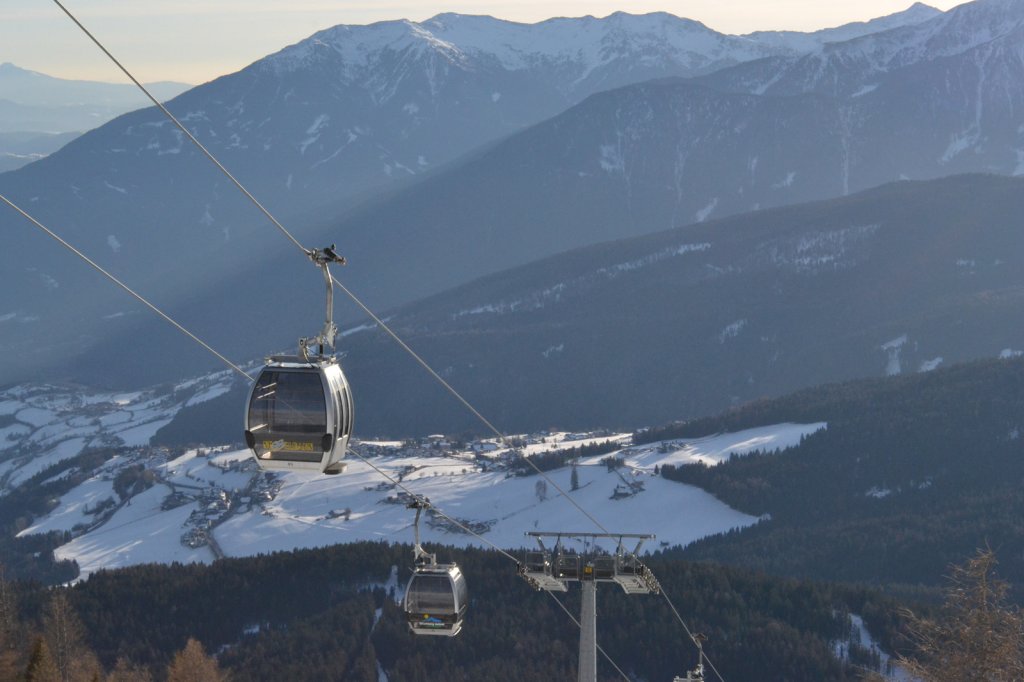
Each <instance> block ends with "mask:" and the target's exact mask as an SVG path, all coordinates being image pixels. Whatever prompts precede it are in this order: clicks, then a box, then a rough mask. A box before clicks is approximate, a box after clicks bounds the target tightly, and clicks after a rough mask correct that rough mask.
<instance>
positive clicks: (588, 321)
mask: <svg viewBox="0 0 1024 682" xmlns="http://www.w3.org/2000/svg"><path fill="white" fill-rule="evenodd" d="M1022 190H1024V180H1021V179H1015V178H1005V177H998V176H991V175H989V176H983V175H974V176H958V177H953V178H945V179H940V180H933V181H929V182H901V183H895V184H891V185H886V186H883V187H881V188H878V189H874V190H870V191H867V192H863V193H860V194H857V195H853V196H850V197H846V198H838V199H833V200H829V201H824V202H815V203H810V204H802V205H799V206H792V207H784V208H778V209H772V210H762V211H759V212H755V213H750V214H745V215H742V216H737V217H732V218H727V219H723V220H717V221H708V222H706V223H701V224H696V225H691V226H689V227H684V228H676V229H674V230H669V231H665V232H661V233H657V234H653V235H644V236H640V237H635V238H632V239H628V240H620V241H616V242H610V243H606V244H601V245H597V246H590V247H586V248H583V249H578V250H574V251H570V252H567V253H564V254H561V255H558V256H555V257H552V258H548V259H543V260H540V261H537V262H535V263H531V264H529V265H527V266H523V267H520V268H515V269H512V270H509V271H507V272H503V273H500V274H497V275H491V276H488V277H484V278H482V279H479V280H476V281H474V282H472V283H470V284H468V285H465V286H463V287H459V288H457V289H454V290H451V291H448V292H445V293H443V294H440V295H438V296H435V297H432V298H430V299H427V300H425V301H420V302H418V303H416V304H413V305H410V306H408V307H406V308H403V309H399V310H396V311H393V312H392V314H391V315H389V320H390V324H391V325H392V326H393V327H394V328H396V329H397V331H398V333H399V334H400V335H401V336H402V337H403V338H404V339H405V340H406V341H408V342H409V344H410V345H411V346H412V347H413V348H414V349H416V351H417V352H419V353H420V354H421V355H422V356H423V357H424V358H426V359H427V360H428V361H429V362H430V363H431V364H432V365H433V366H434V367H435V368H436V369H437V370H438V371H439V372H440V373H441V375H442V376H443V377H444V378H445V379H446V380H447V381H449V382H450V383H451V384H452V385H453V386H455V387H457V388H458V389H459V390H461V391H463V392H464V393H465V394H466V396H467V397H468V398H469V399H470V400H471V401H472V402H473V403H474V404H475V405H476V406H477V407H479V408H480V409H481V410H482V412H483V413H484V414H485V415H487V416H488V418H489V419H491V420H492V421H493V422H494V423H496V424H498V425H499V427H500V428H503V429H508V430H510V431H518V430H530V429H540V428H548V427H551V426H554V425H558V426H560V427H563V428H570V429H583V428H588V427H594V426H597V425H600V426H606V427H609V428H635V427H640V426H644V425H650V424H656V423H659V422H662V421H668V420H672V419H681V418H686V417H695V416H700V415H705V414H712V413H715V412H718V411H720V410H723V409H727V408H729V407H731V406H733V405H736V404H740V403H743V402H746V401H749V400H752V399H756V398H760V397H765V396H774V395H781V394H784V393H786V392H789V391H792V390H795V389H798V388H801V387H806V386H817V385H820V384H824V383H829V382H835V381H841V380H847V379H852V378H859V377H880V376H886V375H896V374H911V373H916V372H926V371H930V370H932V369H935V368H937V367H943V366H947V365H950V364H953V363H957V362H962V361H966V360H970V359H974V358H995V357H1000V356H1017V355H1019V354H1021V352H1022V350H1024V324H1022V323H1021V320H1024V309H1022V306H1024V298H1022V296H1021V292H1022V291H1024V280H1022V276H1021V273H1022V272H1024V262H1021V261H1022V257H1020V256H1019V254H1021V253H1024V243H1022V236H1021V233H1020V230H1019V216H1020V215H1021V214H1022V211H1024V191H1022ZM1015 254H1018V255H1015ZM341 348H342V350H343V352H344V359H343V364H344V366H345V368H346V372H347V373H348V374H349V375H350V379H351V381H352V385H353V393H354V395H355V396H356V402H357V405H358V410H357V414H358V416H357V419H356V424H357V430H358V431H359V432H360V433H362V434H364V435H369V434H373V435H378V434H379V435H391V436H400V435H404V434H407V433H427V432H429V431H430V429H441V430H444V431H446V432H454V433H458V432H460V430H462V429H478V428H479V425H478V424H477V423H476V422H475V421H474V419H473V417H472V416H471V415H470V414H468V413H467V412H466V411H465V409H464V408H463V407H462V406H461V405H459V404H457V403H456V402H455V401H454V400H453V399H451V398H450V397H449V396H448V395H447V394H446V393H444V392H443V390H442V389H440V388H439V387H438V386H437V385H436V384H435V383H434V382H433V380H432V379H430V377H428V376H427V375H426V373H425V372H423V371H422V369H421V368H419V367H417V366H416V365H415V363H414V362H412V361H411V360H410V359H409V358H408V357H407V356H406V355H405V354H404V353H403V352H402V351H401V350H399V349H398V347H397V346H396V345H395V344H394V343H393V342H392V341H391V340H390V339H389V338H387V337H386V336H384V335H383V333H378V332H376V331H373V330H372V328H370V329H364V330H356V331H353V332H351V333H349V334H347V335H346V336H345V337H343V338H342V339H341ZM97 359H98V358H97ZM242 399H243V397H242V396H240V395H235V396H232V397H230V398H228V399H225V400H224V402H223V403H222V407H219V408H218V407H217V401H213V402H211V403H210V406H209V407H208V408H205V409H204V411H205V412H207V413H208V414H209V413H211V412H212V413H215V414H221V415H222V417H223V419H224V420H228V419H237V413H238V405H239V404H240V403H239V401H240V400H242ZM217 410H222V411H221V412H217Z"/></svg>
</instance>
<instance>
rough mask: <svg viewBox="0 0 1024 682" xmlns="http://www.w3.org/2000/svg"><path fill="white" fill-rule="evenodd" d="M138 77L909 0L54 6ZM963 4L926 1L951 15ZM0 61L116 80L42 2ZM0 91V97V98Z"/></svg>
mask: <svg viewBox="0 0 1024 682" xmlns="http://www.w3.org/2000/svg"><path fill="white" fill-rule="evenodd" d="M61 1H62V2H63V3H64V4H65V6H67V7H68V9H69V10H71V11H72V12H74V13H75V14H76V15H78V17H79V19H80V20H82V22H83V23H84V24H85V25H86V26H87V27H88V28H89V29H90V30H91V31H93V33H95V34H96V35H97V37H98V38H99V39H100V40H102V41H103V42H105V43H106V44H107V47H108V48H109V49H110V50H111V51H112V52H113V53H114V54H115V56H117V57H118V58H120V59H121V60H122V61H123V62H125V64H126V66H128V67H129V68H130V69H132V70H133V71H135V72H136V75H137V76H138V77H140V78H141V79H143V80H146V81H154V80H179V81H185V82H190V83H201V82H204V81H207V80H210V79H212V78H215V77H217V76H220V75H223V74H225V73H231V72H233V71H237V70H238V69H240V68H242V67H244V66H246V65H247V64H249V63H251V62H253V61H255V60H257V59H259V58H260V57H263V56H265V55H267V54H270V53H271V52H276V51H277V50H279V49H281V48H282V47H284V46H286V45H289V44H291V43H294V42H297V41H299V40H301V39H303V38H305V37H307V36H309V35H310V34H312V33H314V32H315V31H318V30H320V29H323V28H327V27H329V26H334V25H336V24H366V23H371V22H374V21H380V20H384V19H400V18H407V19H413V20H423V19H427V18H429V17H432V16H434V15H435V14H439V13H441V12H458V13H462V14H489V15H491V16H495V17H500V18H502V19H511V20H514V21H522V22H535V21H541V20H543V19H547V18H550V17H552V16H584V15H588V14H590V15H594V16H599V17H600V16H606V15H608V14H610V13H612V12H614V11H617V10H623V11H626V12H632V13H642V12H654V11H664V12H671V13H672V14H676V15H678V16H683V17H688V18H690V19H696V20H698V21H701V22H703V23H704V24H706V25H708V26H710V27H711V28H713V29H715V30H718V31H722V32H724V33H748V32H750V31H755V30H759V29H792V30H800V31H807V30H815V29H819V28H825V27H829V26H837V25H840V24H844V23H848V22H851V21H864V20H867V19H871V18H874V17H878V16H883V15H886V14H891V13H893V12H898V11H901V10H903V9H906V8H907V7H908V6H910V4H912V0H857V1H856V2H851V1H849V0H677V1H675V2H665V1H658V0H618V1H613V0H520V1H518V2H512V1H505V2H501V1H492V0H404V1H401V0H61ZM961 2H962V0H935V1H933V2H930V3H928V4H931V5H932V6H934V7H937V8H939V9H943V10H945V9H949V8H951V7H953V6H955V5H958V4H960V3H961ZM0 62H13V63H14V64H17V65H18V66H21V67H23V68H27V69H32V70H34V71H42V72H44V73H48V74H51V75H55V76H61V77H65V78H87V79H92V80H105V81H115V82H121V81H122V80H123V77H121V76H120V72H118V71H116V70H115V67H114V66H113V65H112V64H110V63H109V62H108V61H106V58H105V57H103V56H102V54H101V53H100V52H99V51H98V50H97V49H96V47H95V46H93V45H92V44H91V43H89V42H87V39H86V37H85V36H84V35H83V34H82V33H81V32H79V30H78V29H77V28H76V27H75V26H74V25H73V24H72V23H71V21H70V20H69V19H68V18H67V17H66V16H65V15H64V14H63V13H62V12H61V11H60V9H59V8H58V7H57V5H55V4H53V3H52V2H49V1H47V0H2V2H0ZM2 97H3V93H0V98H2Z"/></svg>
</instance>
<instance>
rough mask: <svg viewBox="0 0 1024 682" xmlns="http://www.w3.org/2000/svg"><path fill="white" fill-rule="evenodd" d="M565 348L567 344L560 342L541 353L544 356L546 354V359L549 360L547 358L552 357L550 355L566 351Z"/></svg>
mask: <svg viewBox="0 0 1024 682" xmlns="http://www.w3.org/2000/svg"><path fill="white" fill-rule="evenodd" d="M564 350H565V344H564V343H560V344H558V345H557V346H551V347H550V348H548V349H547V350H546V351H544V352H543V353H541V355H543V356H544V359H545V360H547V359H548V358H550V357H551V356H552V355H554V354H556V353H561V352H562V351H564Z"/></svg>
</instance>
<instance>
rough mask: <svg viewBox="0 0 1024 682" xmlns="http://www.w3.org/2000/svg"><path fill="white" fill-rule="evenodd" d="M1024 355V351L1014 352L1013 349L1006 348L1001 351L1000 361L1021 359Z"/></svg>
mask: <svg viewBox="0 0 1024 682" xmlns="http://www.w3.org/2000/svg"><path fill="white" fill-rule="evenodd" d="M1022 355H1024V350H1013V349H1012V348H1004V349H1002V350H1001V351H999V359H1000V360H1009V359H1011V358H1019V357H1020V356H1022Z"/></svg>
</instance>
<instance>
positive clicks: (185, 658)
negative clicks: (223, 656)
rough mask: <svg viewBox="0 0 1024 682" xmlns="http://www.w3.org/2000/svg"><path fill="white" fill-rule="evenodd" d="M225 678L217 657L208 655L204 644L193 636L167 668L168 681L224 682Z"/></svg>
mask: <svg viewBox="0 0 1024 682" xmlns="http://www.w3.org/2000/svg"><path fill="white" fill-rule="evenodd" d="M224 679H225V677H224V675H223V673H221V671H220V666H219V665H217V661H216V659H214V658H213V657H212V656H208V655H207V654H206V652H205V651H203V645H202V644H200V643H199V642H198V641H196V640H194V639H192V638H191V637H190V638H189V640H188V642H186V643H185V648H184V649H182V650H181V651H179V652H178V653H177V654H175V655H174V660H172V661H171V665H170V666H169V667H168V668H167V682H222V681H223V680H224Z"/></svg>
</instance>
